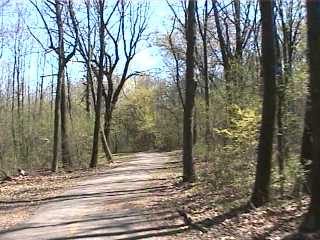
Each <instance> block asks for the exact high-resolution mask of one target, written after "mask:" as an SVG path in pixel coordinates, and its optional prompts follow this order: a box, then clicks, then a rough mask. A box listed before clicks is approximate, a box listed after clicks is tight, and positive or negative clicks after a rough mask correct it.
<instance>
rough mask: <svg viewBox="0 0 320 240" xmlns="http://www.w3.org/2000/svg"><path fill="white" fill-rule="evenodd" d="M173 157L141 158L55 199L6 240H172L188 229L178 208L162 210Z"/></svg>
mask: <svg viewBox="0 0 320 240" xmlns="http://www.w3.org/2000/svg"><path fill="white" fill-rule="evenodd" d="M168 161H169V157H168V155H167V154H160V153H138V154H136V155H134V156H133V157H132V158H129V159H124V160H122V161H119V162H118V163H117V167H115V168H113V169H110V170H108V171H106V172H105V173H102V174H101V175H99V176H95V177H91V178H88V179H87V180H85V181H82V182H80V183H79V185H78V186H77V187H74V188H72V189H71V190H68V191H66V192H65V193H64V194H62V195H60V196H57V197H54V198H51V199H49V200H48V201H47V202H46V203H44V204H43V205H41V206H40V207H39V209H38V210H37V211H36V212H35V214H34V215H33V216H32V217H31V218H30V219H29V220H28V221H27V222H26V223H25V224H23V225H20V226H17V227H15V228H12V229H8V230H5V231H2V232H0V239H1V240H13V239H15V240H20V239H21V240H22V239H24V240H45V239H46V240H58V239H61V240H67V239H146V238H148V239H170V236H172V235H174V234H176V233H179V232H181V231H183V230H184V229H186V226H185V225H184V224H183V221H182V220H181V218H180V217H179V216H178V215H177V212H176V211H175V210H174V209H162V210H161V211H159V210H158V211H156V212H155V209H154V208H153V207H152V205H153V204H156V202H157V196H160V195H162V194H164V192H165V190H167V188H168V186H167V185H166V184H165V182H166V181H165V179H157V178H156V176H157V172H161V171H166V167H167V165H166V162H168Z"/></svg>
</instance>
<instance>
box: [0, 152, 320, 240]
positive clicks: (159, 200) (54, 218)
mask: <svg viewBox="0 0 320 240" xmlns="http://www.w3.org/2000/svg"><path fill="white" fill-rule="evenodd" d="M180 162H181V161H180V153H179V152H171V153H137V154H133V155H128V156H122V157H118V158H116V160H115V162H114V163H113V164H112V165H109V166H104V167H100V168H99V170H94V171H93V170H91V171H75V172H74V173H67V174H66V173H60V174H50V173H49V172H42V173H37V174H32V175H30V176H25V177H16V178H14V179H13V180H12V181H8V182H4V183H0V239H1V240H11V239H25V240H29V239H30V240H31V239H50V240H53V239H55V240H57V239H61V240H62V239H145V238H148V239H221V240H232V239H240V240H242V239H243V240H245V239H274V240H277V239H297V240H299V239H301V240H303V239H320V234H318V235H316V234H313V235H312V234H309V235H308V236H307V235H299V234H296V233H295V230H296V229H297V226H299V224H300V222H301V220H302V216H303V214H304V213H305V212H306V209H307V205H308V199H307V198H305V197H303V198H300V199H291V200H290V199H282V200H281V199H279V200H276V201H274V202H272V203H270V204H269V205H267V206H266V207H263V208H259V209H252V208H251V209H248V208H247V207H245V203H246V201H247V197H244V196H240V195H238V193H237V192H235V191H234V190H233V189H231V188H230V189H224V191H221V192H217V191H214V190H213V188H212V186H210V184H208V183H206V182H201V181H198V182H197V183H195V184H181V183H180V181H181V163H180ZM199 167H201V165H198V168H199ZM236 199H237V201H236ZM239 199H240V200H239Z"/></svg>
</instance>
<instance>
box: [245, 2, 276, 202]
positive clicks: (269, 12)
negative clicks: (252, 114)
mask: <svg viewBox="0 0 320 240" xmlns="http://www.w3.org/2000/svg"><path fill="white" fill-rule="evenodd" d="M260 11H261V19H262V75H263V89H264V92H263V106H262V121H261V128H260V138H259V146H258V159H257V168H256V179H255V184H254V188H253V193H252V196H251V202H252V203H253V204H254V205H255V206H257V207H258V206H261V205H263V204H264V203H265V202H267V201H269V188H270V177H271V159H272V143H273V133H274V124H275V112H276V72H275V69H276V55H275V54H276V52H275V22H274V1H264V0H261V1H260Z"/></svg>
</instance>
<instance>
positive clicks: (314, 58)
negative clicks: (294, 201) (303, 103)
mask: <svg viewBox="0 0 320 240" xmlns="http://www.w3.org/2000/svg"><path fill="white" fill-rule="evenodd" d="M307 22H308V49H309V51H308V58H309V73H310V94H311V117H312V118H311V119H312V123H311V132H312V140H313V146H312V166H311V201H310V205H309V211H308V213H307V215H306V218H305V220H304V222H303V223H302V225H301V230H302V231H317V230H320V178H319V172H320V68H319V65H320V28H319V26H318V24H319V22H320V0H313V1H311V0H309V1H307Z"/></svg>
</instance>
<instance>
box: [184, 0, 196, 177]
mask: <svg viewBox="0 0 320 240" xmlns="http://www.w3.org/2000/svg"><path fill="white" fill-rule="evenodd" d="M195 8H196V0H189V3H188V11H187V13H188V17H187V28H186V39H187V53H186V78H185V89H186V90H185V103H184V112H183V181H185V182H192V181H194V179H195V172H194V166H193V155H192V147H193V131H192V129H193V110H194V98H195V92H196V87H197V85H196V81H195V75H194V70H195V43H196V29H195V28H196V18H195Z"/></svg>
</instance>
